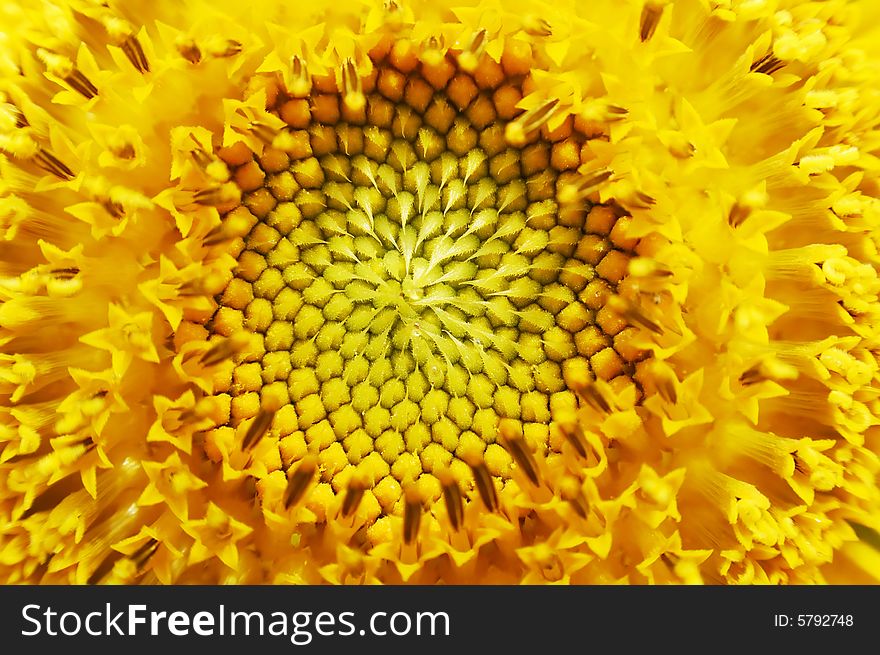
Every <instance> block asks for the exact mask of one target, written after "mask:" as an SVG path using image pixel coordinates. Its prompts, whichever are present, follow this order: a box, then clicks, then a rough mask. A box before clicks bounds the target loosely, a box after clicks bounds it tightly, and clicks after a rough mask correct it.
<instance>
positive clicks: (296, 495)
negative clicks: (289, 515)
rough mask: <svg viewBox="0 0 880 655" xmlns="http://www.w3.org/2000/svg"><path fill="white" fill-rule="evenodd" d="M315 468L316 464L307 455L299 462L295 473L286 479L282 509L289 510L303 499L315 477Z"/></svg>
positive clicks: (312, 457) (312, 458)
mask: <svg viewBox="0 0 880 655" xmlns="http://www.w3.org/2000/svg"><path fill="white" fill-rule="evenodd" d="M317 468H318V462H317V459H316V458H315V457H314V456H313V455H307V456H306V457H305V458H304V459H303V460H302V461H301V462H300V464H299V466H298V467H297V469H296V471H294V472H293V474H292V475H291V476H290V478H289V479H288V483H287V490H286V491H285V493H284V507H285V508H286V509H290V508H291V507H293V506H294V505H296V504H297V503H299V501H301V500H302V499H303V497H304V496H305V495H306V491H308V489H309V486H310V485H311V483H312V480H313V479H314V477H315V472H316V471H317Z"/></svg>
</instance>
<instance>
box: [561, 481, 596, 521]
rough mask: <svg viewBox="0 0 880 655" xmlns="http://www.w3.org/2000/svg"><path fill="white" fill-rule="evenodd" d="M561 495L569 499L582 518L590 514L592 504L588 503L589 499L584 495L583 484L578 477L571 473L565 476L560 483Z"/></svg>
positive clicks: (576, 512)
mask: <svg viewBox="0 0 880 655" xmlns="http://www.w3.org/2000/svg"><path fill="white" fill-rule="evenodd" d="M559 495H561V496H562V498H563V499H565V500H566V501H568V503H569V504H570V505H571V508H572V509H573V510H574V511H575V514H577V515H578V516H580V517H581V518H582V519H585V518H587V517H588V516H589V512H590V506H589V504H588V503H587V499H586V497H585V496H584V492H583V491H582V490H581V485H580V483H579V482H578V480H577V478H575V477H573V476H570V475H567V476H565V478H563V480H562V482H561V484H560V485H559Z"/></svg>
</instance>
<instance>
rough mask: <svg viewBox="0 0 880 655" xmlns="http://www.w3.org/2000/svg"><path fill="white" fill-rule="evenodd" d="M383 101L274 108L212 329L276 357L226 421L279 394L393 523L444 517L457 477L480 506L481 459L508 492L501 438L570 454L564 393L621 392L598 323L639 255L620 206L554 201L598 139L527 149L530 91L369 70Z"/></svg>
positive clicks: (314, 444)
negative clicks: (274, 124) (276, 119)
mask: <svg viewBox="0 0 880 655" xmlns="http://www.w3.org/2000/svg"><path fill="white" fill-rule="evenodd" d="M428 77H431V76H428ZM373 81H374V85H373V88H372V89H371V90H370V91H369V92H367V93H366V96H365V102H364V103H363V107H362V108H360V107H359V109H360V113H358V111H351V110H350V108H349V111H348V114H349V115H348V116H346V102H345V96H344V94H334V93H324V94H320V93H313V94H312V97H311V98H310V100H309V101H308V102H307V101H306V100H303V99H297V98H284V97H282V98H279V100H278V102H277V105H276V111H277V112H278V114H279V115H280V116H281V117H282V118H283V119H284V120H285V121H286V122H287V123H288V124H289V125H291V129H290V131H289V133H288V136H287V137H286V141H285V142H286V143H287V147H285V148H284V149H283V150H281V149H278V148H267V149H266V150H265V151H264V152H263V154H262V156H261V157H259V158H256V159H253V160H250V161H247V162H245V163H243V164H241V165H240V166H239V167H238V168H236V170H235V179H236V182H237V183H238V184H239V186H240V187H241V188H242V191H243V192H244V195H243V204H242V206H241V207H239V208H237V209H235V210H233V212H230V214H231V215H233V216H235V215H238V216H239V217H242V216H244V217H246V219H247V220H248V221H250V224H251V225H252V227H251V229H250V232H249V233H248V234H247V236H245V237H244V239H243V241H242V243H241V244H240V253H239V254H238V264H239V266H238V269H237V270H236V273H235V278H234V279H233V280H232V281H231V282H230V284H229V286H228V288H227V289H226V291H225V292H224V293H223V294H222V295H221V296H220V297H219V303H220V308H219V310H218V312H217V314H216V315H215V317H214V320H213V322H212V326H213V330H214V331H215V332H216V333H219V334H226V333H229V332H232V331H234V330H235V329H237V328H238V326H242V327H243V328H244V329H245V330H247V331H250V332H252V333H257V334H259V335H261V339H262V343H263V346H264V350H265V352H264V353H263V354H262V355H261V359H259V361H245V362H242V363H240V364H238V366H237V367H236V369H235V371H234V373H233V379H232V385H231V388H230V391H231V393H232V395H233V404H232V409H233V413H232V420H233V423H235V422H240V421H244V420H246V419H248V418H249V417H251V416H253V415H254V414H255V413H256V411H257V409H258V407H259V401H258V400H257V396H259V395H260V394H264V395H265V392H266V389H267V388H268V387H269V386H275V387H279V386H280V387H283V389H284V397H285V399H289V402H290V403H291V404H292V405H293V407H294V408H295V411H296V417H297V428H298V430H299V432H298V433H297V434H299V435H301V437H300V438H301V440H302V443H303V446H304V449H305V450H307V451H311V452H313V453H314V454H316V455H317V456H318V459H319V461H321V464H322V467H321V470H322V475H323V476H324V478H325V481H326V482H328V483H330V484H331V486H333V487H334V488H336V487H339V486H340V485H339V484H337V483H335V482H334V479H335V478H334V476H335V475H336V474H337V473H339V472H340V471H343V470H346V469H349V470H350V472H349V474H348V476H349V479H351V478H350V476H351V475H352V473H351V469H354V468H360V469H367V471H366V472H367V475H366V477H367V479H370V480H371V481H372V488H373V492H374V493H375V495H376V498H377V499H378V500H379V503H380V504H381V505H382V509H383V511H385V512H391V511H392V510H393V509H394V507H395V503H396V501H397V500H398V499H399V498H400V489H401V487H402V486H403V487H405V486H406V485H407V484H413V483H419V484H422V485H425V486H426V489H427V491H426V494H427V495H428V496H434V497H435V498H436V497H439V494H440V488H441V485H440V484H439V482H438V478H437V477H436V476H438V475H439V476H440V477H446V478H448V477H449V476H447V475H445V472H446V471H449V472H451V475H452V477H453V478H455V479H457V480H459V481H460V482H461V484H462V486H464V487H465V488H473V482H472V481H471V479H472V469H471V468H469V467H472V466H473V462H474V461H475V460H480V461H482V462H484V463H485V466H486V467H487V470H488V472H489V473H490V474H491V475H492V476H494V477H495V478H497V479H500V480H502V481H503V480H505V479H507V478H509V477H510V475H511V466H512V464H513V463H514V459H513V458H511V456H510V455H509V454H508V452H507V451H506V450H505V449H504V448H503V447H502V446H501V445H500V444H499V443H496V438H497V436H498V426H499V422H500V421H501V420H504V419H506V420H508V421H509V422H512V424H513V425H515V426H516V429H517V430H518V431H519V432H520V433H521V434H522V436H523V438H524V439H525V441H526V442H528V443H529V446H530V448H532V449H536V450H539V451H541V452H543V453H547V452H550V451H553V450H558V447H559V444H553V443H551V439H550V425H551V421H552V419H553V416H554V414H555V413H556V412H558V411H561V410H574V409H576V407H577V405H578V399H577V397H576V395H575V393H574V392H572V391H571V390H570V389H571V388H572V387H573V386H574V384H575V383H576V382H577V381H581V382H583V381H586V380H590V379H594V378H596V377H599V378H602V379H605V380H609V379H612V378H614V377H617V376H619V375H623V374H626V373H628V372H630V369H631V364H630V361H629V360H630V359H631V353H628V352H627V351H626V349H625V348H623V347H622V346H621V342H620V339H619V338H620V337H621V336H622V335H623V334H624V332H625V328H626V323H625V321H623V320H622V319H621V318H620V317H619V316H616V315H614V314H613V313H607V312H605V313H603V307H604V304H605V299H606V298H607V297H608V295H609V294H611V293H614V292H615V290H616V287H617V284H618V283H619V282H620V281H621V280H622V279H623V278H624V277H625V274H626V270H627V265H628V261H629V257H630V255H631V248H632V246H633V244H632V243H631V242H629V241H627V240H626V239H624V238H623V237H622V236H621V233H620V232H621V231H620V230H619V229H615V228H616V226H617V224H618V219H619V218H620V215H619V213H617V212H615V211H614V210H613V209H612V208H610V207H606V206H602V205H595V206H593V205H591V204H590V203H588V202H586V201H581V202H579V203H574V204H572V203H566V202H563V201H562V200H560V198H563V199H564V198H565V197H567V196H566V194H568V196H571V194H572V191H573V190H574V191H575V193H576V191H577V189H578V184H579V183H580V182H581V180H582V178H581V177H580V176H578V174H577V173H575V172H574V170H575V169H576V168H577V167H578V166H579V164H580V151H581V148H582V147H583V144H584V142H585V141H586V136H585V135H584V134H583V133H581V132H579V131H578V130H576V129H573V127H572V122H571V121H570V120H569V121H568V122H563V123H562V125H561V126H558V127H554V128H553V129H550V127H549V126H548V125H547V124H546V123H547V121H543V122H539V123H538V125H537V127H533V126H527V127H532V128H533V129H531V131H530V132H528V133H523V130H522V125H521V123H519V122H514V121H515V120H516V118H515V117H516V116H517V115H518V114H519V113H521V112H520V110H518V109H516V107H515V102H516V101H517V100H518V99H519V98H521V97H522V89H521V84H522V77H519V78H506V79H502V80H495V81H494V82H493V83H492V84H493V85H494V86H493V85H488V86H487V88H482V89H481V88H480V85H479V84H477V82H475V80H474V78H472V77H471V76H469V75H467V74H466V73H464V72H462V71H453V73H452V74H450V77H449V78H447V80H446V81H445V82H443V83H442V84H439V85H438V84H437V83H434V84H431V83H429V82H428V81H427V79H426V78H423V77H422V76H420V75H419V74H418V71H416V70H413V71H410V72H409V73H408V75H407V76H406V77H404V76H403V75H402V74H401V73H400V71H397V70H395V69H394V68H393V67H387V68H383V65H382V64H381V63H378V72H377V73H376V74H375V75H374V77H373ZM402 89H406V91H405V92H404V91H402ZM366 90H367V89H365V91H366ZM511 134H514V135H515V136H516V137H517V138H514V139H511ZM512 142H513V143H512ZM276 143H277V140H276ZM562 205H564V206H562ZM245 398H249V400H245ZM441 472H442V473H441ZM395 489H396V490H397V491H394V490H395Z"/></svg>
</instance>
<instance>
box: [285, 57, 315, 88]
mask: <svg viewBox="0 0 880 655" xmlns="http://www.w3.org/2000/svg"><path fill="white" fill-rule="evenodd" d="M290 69H291V72H292V73H293V78H292V82H291V85H290V88H289V89H288V92H289V93H290V95H292V96H293V97H294V98H307V97H308V96H309V94H310V93H311V91H312V78H311V77H310V76H309V69H308V66H306V62H305V60H304V59H303V58H302V57H299V56H296V55H294V56H293V57H292V58H291V60H290Z"/></svg>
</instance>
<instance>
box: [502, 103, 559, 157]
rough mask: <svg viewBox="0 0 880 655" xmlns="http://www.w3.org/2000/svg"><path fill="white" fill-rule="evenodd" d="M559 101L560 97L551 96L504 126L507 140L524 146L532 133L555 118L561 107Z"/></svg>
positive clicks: (514, 144)
mask: <svg viewBox="0 0 880 655" xmlns="http://www.w3.org/2000/svg"><path fill="white" fill-rule="evenodd" d="M559 103H560V101H559V98H550V99H549V100H545V101H544V102H542V103H541V104H540V105H538V106H537V107H535V108H534V109H529V110H528V111H526V112H525V113H523V114H521V115H520V116H519V118H517V119H516V120H514V121H511V122H510V123H508V124H507V126H506V127H505V128H504V137H505V138H506V139H507V142H508V143H509V144H510V145H512V146H516V147H522V146H524V145H525V144H526V142H527V140H528V136H529V135H530V134H532V133H534V132H535V131H537V130H539V129H541V126H543V125H545V124H546V123H547V122H548V121H549V120H550V119H551V118H553V116H554V115H555V113H556V111H557V109H558V108H559Z"/></svg>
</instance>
